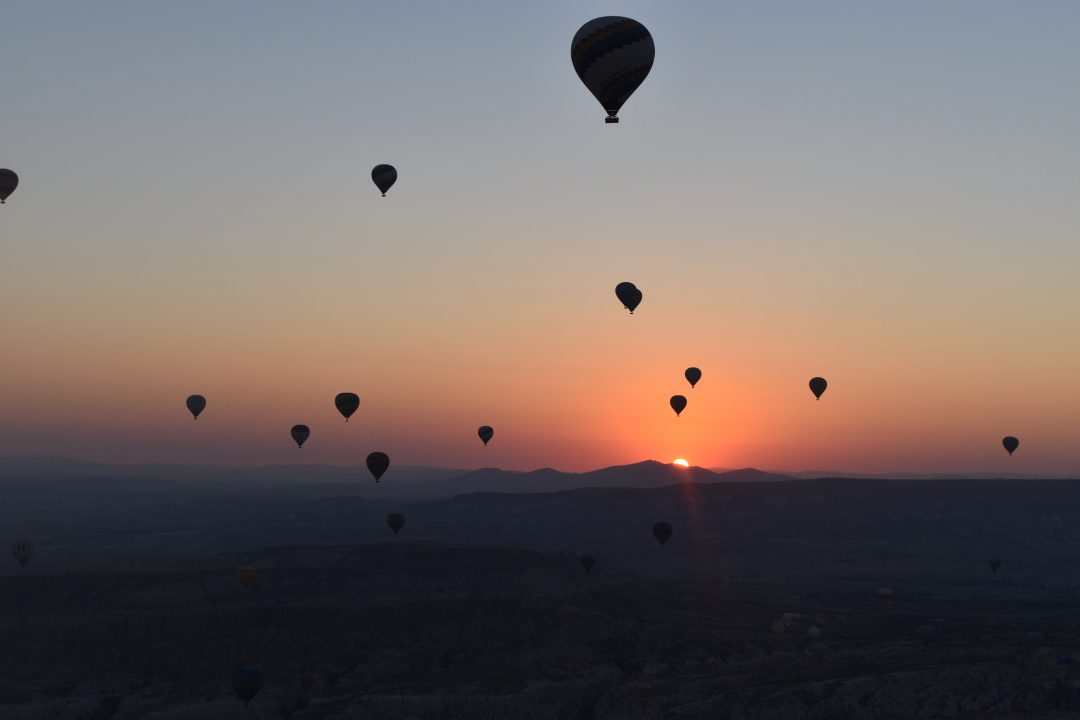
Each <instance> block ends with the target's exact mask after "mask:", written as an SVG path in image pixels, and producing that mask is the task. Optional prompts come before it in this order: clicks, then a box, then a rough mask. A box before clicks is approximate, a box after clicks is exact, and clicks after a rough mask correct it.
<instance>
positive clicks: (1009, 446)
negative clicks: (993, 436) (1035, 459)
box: [1001, 435, 1039, 455]
mask: <svg viewBox="0 0 1080 720" xmlns="http://www.w3.org/2000/svg"><path fill="white" fill-rule="evenodd" d="M1001 444H1002V445H1004V446H1005V449H1006V450H1008V451H1009V454H1010V455H1012V454H1013V453H1014V452H1016V448H1018V447H1020V441H1019V440H1017V439H1016V438H1014V437H1013V436H1012V435H1009V436H1008V437H1004V438H1002V439H1001ZM1035 454H1036V455H1038V454H1039V453H1038V448H1036V453H1035Z"/></svg>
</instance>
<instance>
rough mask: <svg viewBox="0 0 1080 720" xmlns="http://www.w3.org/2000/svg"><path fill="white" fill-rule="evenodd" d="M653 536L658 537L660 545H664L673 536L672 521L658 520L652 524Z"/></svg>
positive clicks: (657, 540)
mask: <svg viewBox="0 0 1080 720" xmlns="http://www.w3.org/2000/svg"><path fill="white" fill-rule="evenodd" d="M652 534H653V537H654V538H656V542H658V543H660V547H663V546H664V543H666V542H667V541H668V538H669V537H671V523H667V522H662V521H661V522H658V523H655V524H654V525H653V526H652Z"/></svg>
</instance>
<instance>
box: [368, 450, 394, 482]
mask: <svg viewBox="0 0 1080 720" xmlns="http://www.w3.org/2000/svg"><path fill="white" fill-rule="evenodd" d="M389 468H390V456H389V455H387V454H386V453H384V452H373V453H371V454H370V455H368V456H367V469H368V470H369V471H370V472H371V474H372V475H373V476H374V477H375V482H379V479H380V478H381V477H382V476H383V475H384V474H385V473H386V471H387V470H388V469H389Z"/></svg>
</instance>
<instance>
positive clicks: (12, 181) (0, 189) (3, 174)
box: [0, 169, 19, 205]
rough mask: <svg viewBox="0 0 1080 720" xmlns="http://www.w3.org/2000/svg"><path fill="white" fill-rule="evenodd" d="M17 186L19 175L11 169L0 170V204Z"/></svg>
mask: <svg viewBox="0 0 1080 720" xmlns="http://www.w3.org/2000/svg"><path fill="white" fill-rule="evenodd" d="M17 187H19V176H18V175H16V174H15V171H13V170H6V169H5V170H0V205H2V204H4V202H5V201H6V200H7V199H8V198H9V197H11V193H13V192H15V188H17Z"/></svg>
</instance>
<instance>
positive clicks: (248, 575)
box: [236, 565, 256, 588]
mask: <svg viewBox="0 0 1080 720" xmlns="http://www.w3.org/2000/svg"><path fill="white" fill-rule="evenodd" d="M255 575H256V573H255V567H254V566H253V565H241V566H240V567H238V568H236V579H237V580H239V581H240V584H241V585H243V586H244V587H246V588H247V587H251V585H252V583H254V582H255Z"/></svg>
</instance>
